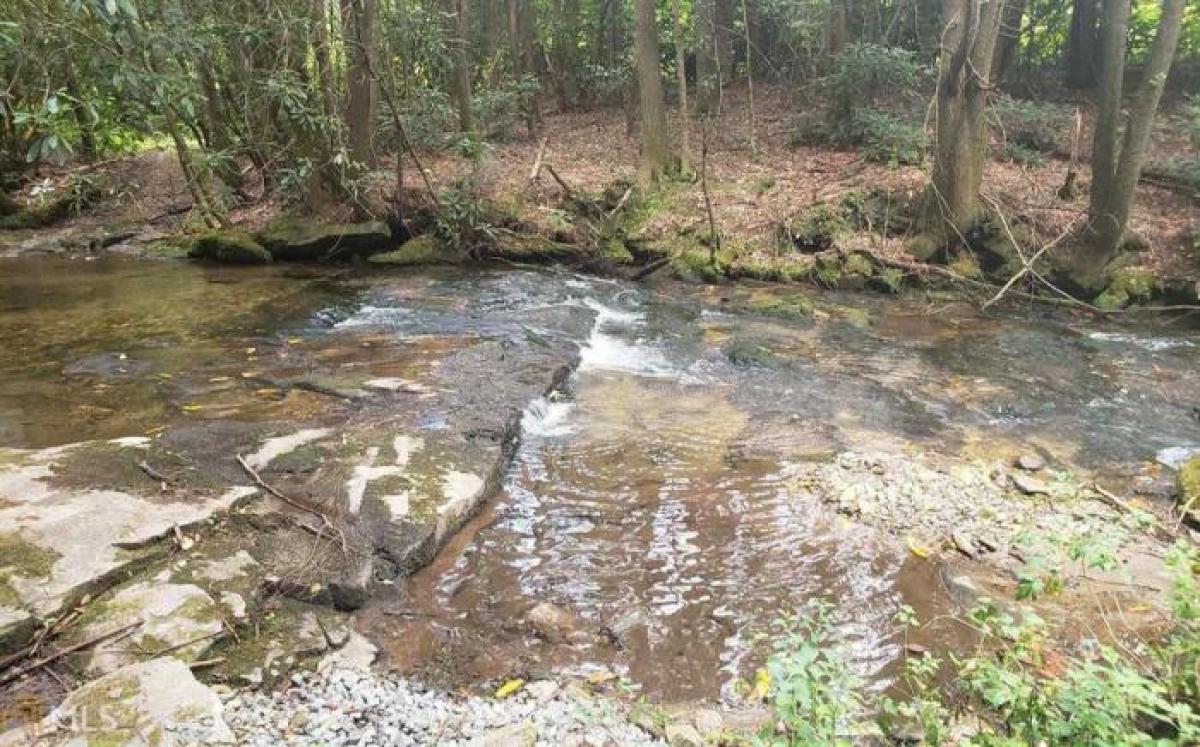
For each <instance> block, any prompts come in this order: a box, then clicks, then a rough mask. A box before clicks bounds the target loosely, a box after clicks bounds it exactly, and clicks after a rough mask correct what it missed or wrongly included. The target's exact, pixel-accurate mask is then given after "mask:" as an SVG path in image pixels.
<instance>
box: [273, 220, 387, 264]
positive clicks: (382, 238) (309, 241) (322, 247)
mask: <svg viewBox="0 0 1200 747" xmlns="http://www.w3.org/2000/svg"><path fill="white" fill-rule="evenodd" d="M258 240H259V243H261V244H262V245H263V246H264V247H266V248H267V251H269V252H270V253H271V256H272V257H274V258H275V259H277V260H283V261H286V262H328V261H334V260H339V259H347V258H350V257H355V256H364V255H369V254H377V253H380V252H386V251H389V250H390V249H393V248H394V247H395V242H394V241H393V239H392V231H391V229H390V228H388V225H387V224H386V223H383V222H382V221H366V222H364V223H334V224H322V223H316V222H314V221H311V220H307V219H304V218H297V217H289V218H281V219H279V220H277V221H275V222H274V223H272V224H271V225H270V226H269V227H268V228H267V230H265V231H263V232H262V233H261V234H259V236H258Z"/></svg>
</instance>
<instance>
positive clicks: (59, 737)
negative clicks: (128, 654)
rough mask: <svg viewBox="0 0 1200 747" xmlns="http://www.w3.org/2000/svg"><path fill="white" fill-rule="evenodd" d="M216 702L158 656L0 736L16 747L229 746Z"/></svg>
mask: <svg viewBox="0 0 1200 747" xmlns="http://www.w3.org/2000/svg"><path fill="white" fill-rule="evenodd" d="M223 710H224V709H223V707H222V705H221V699H220V698H219V697H217V695H216V693H214V692H213V691H212V690H210V689H208V688H207V687H205V686H204V685H202V684H200V683H199V682H198V681H197V680H196V678H195V677H194V676H193V675H192V672H191V670H190V669H188V666H187V665H186V664H184V663H183V662H181V661H179V660H178V659H173V658H169V657H164V658H161V659H152V660H151V661H146V662H142V663H139V664H131V665H129V666H126V667H123V668H121V669H118V670H117V671H115V672H113V673H111V674H108V675H105V676H104V677H101V678H100V679H97V680H93V681H92V682H89V683H88V684H86V685H84V686H83V687H81V688H79V689H78V690H75V691H74V692H72V693H71V694H70V695H68V696H67V698H66V700H64V701H63V702H62V703H61V704H60V705H59V706H58V708H55V709H54V711H53V712H52V713H51V714H50V715H49V716H47V717H46V718H45V719H44V720H43V721H42V722H41V723H40V724H29V725H25V726H22V727H18V728H16V729H14V730H12V731H10V732H7V733H6V734H4V735H3V736H0V747H16V746H17V745H27V744H33V743H36V744H40V745H41V744H44V745H110V744H153V745H163V746H164V747H165V746H167V745H176V744H181V745H182V744H233V743H234V741H235V740H234V736H233V733H232V732H231V731H230V730H229V727H228V726H227V725H226V723H225V720H224V713H223Z"/></svg>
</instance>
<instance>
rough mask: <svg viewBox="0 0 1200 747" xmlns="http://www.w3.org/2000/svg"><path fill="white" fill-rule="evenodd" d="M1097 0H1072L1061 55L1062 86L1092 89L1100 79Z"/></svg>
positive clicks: (1098, 10)
mask: <svg viewBox="0 0 1200 747" xmlns="http://www.w3.org/2000/svg"><path fill="white" fill-rule="evenodd" d="M1100 51H1101V46H1100V0H1073V2H1072V3H1071V26H1070V28H1069V30H1068V31H1067V45H1066V47H1065V48H1064V52H1063V67H1064V71H1063V72H1064V76H1063V82H1064V83H1066V84H1067V86H1068V87H1070V88H1091V87H1092V86H1094V85H1096V82H1097V80H1098V79H1099V75H1100V64H1101V62H1102V60H1101V56H1100Z"/></svg>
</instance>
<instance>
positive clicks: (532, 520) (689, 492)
mask: <svg viewBox="0 0 1200 747" xmlns="http://www.w3.org/2000/svg"><path fill="white" fill-rule="evenodd" d="M787 292H788V291H787V290H786V289H778V288H776V289H770V288H753V287H748V286H747V287H738V288H723V289H722V288H707V289H698V288H694V287H685V286H674V285H671V284H665V285H663V286H660V287H658V288H657V289H646V288H640V287H632V286H627V285H623V284H620V283H615V282H611V281H605V280H598V279H590V278H582V277H577V276H573V275H569V274H564V273H557V274H556V273H551V272H545V273H533V272H516V271H508V272H479V273H469V274H459V275H453V274H446V273H439V274H429V275H425V274H415V275H405V276H389V275H381V274H379V273H363V272H354V271H345V270H343V271H336V272H335V271H329V270H319V269H298V268H280V267H275V268H200V267H195V266H191V265H183V264H176V263H165V262H144V261H133V260H117V259H102V260H97V261H93V262H82V261H67V260H61V259H51V258H45V259H24V260H10V261H0V339H3V340H4V343H3V345H2V346H0V446H19V447H40V446H48V445H54V444H59V443H65V442H69V441H78V440H83V439H87V438H100V437H105V438H107V437H117V436H126V435H138V434H144V433H154V432H157V431H158V430H160V429H162V428H163V427H165V426H168V425H170V424H173V423H177V422H181V421H189V420H201V421H204V422H211V423H214V424H216V423H219V422H221V420H223V419H230V418H237V419H242V420H247V419H249V420H267V421H272V422H279V423H285V424H286V423H290V422H294V421H298V420H301V419H305V420H312V419H316V420H319V419H320V415H321V413H323V412H327V411H329V410H330V409H331V408H337V407H343V406H345V405H344V403H342V402H341V401H340V400H337V399H330V398H328V397H324V398H323V397H321V396H318V395H313V394H312V393H311V392H309V391H307V390H305V391H295V390H287V389H286V387H281V386H280V385H279V384H278V381H279V380H281V379H287V378H288V377H293V378H294V377H297V376H302V375H306V376H310V377H311V376H313V375H314V373H319V374H320V377H321V378H320V379H319V381H320V382H323V386H325V388H327V389H328V388H336V387H337V386H339V385H340V384H339V380H338V376H339V375H341V374H343V373H345V372H346V371H350V370H354V371H357V372H360V373H361V372H362V371H370V372H373V375H376V376H391V375H405V373H406V372H407V371H410V370H412V369H413V368H414V367H421V366H434V365H437V364H438V361H439V360H441V359H442V358H445V357H446V356H447V355H448V354H449V353H450V352H452V351H453V349H454V346H455V345H456V344H457V343H456V342H455V341H456V340H459V339H461V337H462V336H463V335H468V336H472V337H479V338H488V339H497V340H501V341H504V342H506V343H512V345H511V348H512V350H513V351H514V354H520V353H519V351H520V350H521V349H523V348H522V347H521V346H522V345H530V344H538V342H537V341H539V340H541V341H544V340H546V339H550V338H551V337H553V338H554V339H562V338H563V337H564V336H565V337H566V338H568V339H570V340H572V341H574V343H575V344H577V345H578V346H579V348H580V353H581V354H580V366H579V368H578V370H577V372H576V373H575V374H574V375H573V376H572V377H571V379H570V381H569V382H568V384H567V385H566V386H565V387H564V388H563V391H561V392H559V393H557V394H556V395H555V396H553V397H551V398H550V399H548V400H540V401H537V402H532V403H530V406H529V408H528V411H527V413H526V416H525V419H524V423H523V426H524V427H523V441H522V444H521V446H520V448H519V451H518V454H517V457H516V460H515V463H514V465H513V467H512V469H511V470H510V471H509V473H508V476H507V478H506V480H505V482H504V485H503V490H502V492H501V494H500V495H499V496H498V497H497V498H496V500H495V501H493V502H492V503H491V504H490V505H489V506H488V507H487V508H486V509H485V511H484V512H483V513H482V514H481V515H480V516H479V517H478V518H476V519H475V520H474V521H473V522H472V523H471V524H470V525H469V526H468V528H467V529H466V530H465V531H464V532H462V533H461V534H460V535H459V536H458V537H456V538H455V539H454V541H453V542H452V543H451V545H450V546H448V547H447V548H446V549H445V550H444V551H443V552H442V553H441V554H440V555H439V556H438V557H437V559H436V560H435V561H434V563H433V564H432V565H431V566H430V567H428V568H427V569H425V570H423V571H422V572H420V573H418V574H417V575H416V576H415V577H413V578H411V579H409V580H407V581H405V582H403V583H400V584H397V585H396V587H395V588H394V589H393V590H392V591H389V592H385V593H383V594H382V595H381V596H380V598H379V599H378V601H377V602H376V603H374V604H373V605H372V606H371V608H370V609H368V610H367V611H366V613H365V614H364V616H363V626H364V628H365V629H366V630H367V631H368V632H369V633H371V634H372V635H374V636H375V637H376V638H377V639H379V640H381V641H382V642H383V643H384V644H385V645H384V648H385V651H386V652H387V653H388V654H389V655H390V661H391V663H392V664H393V665H394V666H397V667H399V668H402V669H408V670H414V671H418V672H422V673H424V674H426V675H428V676H430V677H432V678H434V679H438V680H442V681H445V682H448V683H451V684H456V685H461V684H470V683H473V682H476V681H480V680H485V679H489V678H493V677H501V676H509V675H512V674H522V673H523V674H537V673H538V672H539V671H542V670H546V669H554V668H570V669H579V670H582V671H591V670H600V669H605V670H613V671H615V672H618V673H620V674H622V675H624V676H627V677H628V678H629V679H630V680H631V681H632V682H633V683H635V685H636V686H637V687H639V688H641V689H642V690H643V691H644V692H646V693H648V694H651V695H655V696H658V697H662V698H667V699H682V698H693V697H714V696H717V695H720V694H721V693H727V692H729V690H730V689H731V688H732V687H733V683H734V682H735V680H736V679H737V678H738V677H745V676H749V675H750V674H752V673H753V670H754V668H755V667H756V666H758V664H759V663H760V662H761V659H762V656H763V653H764V646H763V644H762V643H761V641H759V640H758V636H759V635H760V634H763V633H766V632H769V631H770V630H771V625H772V623H773V621H775V620H776V619H777V618H779V617H780V616H781V615H784V614H787V613H790V612H794V611H796V610H798V609H800V608H802V607H803V606H804V605H805V604H806V603H808V602H810V601H811V600H814V599H819V598H826V599H829V600H830V601H831V602H832V603H833V605H834V619H835V623H836V626H835V639H836V640H837V641H838V642H839V643H840V644H841V645H842V646H843V647H844V649H845V651H846V653H847V654H848V656H849V657H850V658H851V660H852V661H853V662H854V663H855V667H856V669H857V670H858V671H859V673H860V674H863V675H865V676H867V677H869V678H871V679H872V681H873V682H874V683H875V684H876V686H880V687H882V686H884V685H886V683H887V676H888V674H889V672H890V671H891V667H892V666H893V665H894V662H895V660H896V658H897V656H898V654H899V651H900V648H901V640H900V638H899V636H898V635H897V633H896V630H895V628H894V626H893V625H892V623H891V619H892V616H893V615H894V614H895V612H896V610H897V609H898V607H899V606H900V605H901V604H910V605H913V606H914V607H916V608H917V609H918V611H920V612H921V613H923V616H924V617H926V618H928V617H931V616H934V615H937V614H939V613H941V612H944V611H947V610H949V609H951V602H950V600H949V598H948V597H947V595H946V593H945V591H944V590H943V589H942V585H941V583H940V581H939V580H938V572H937V568H936V567H935V566H934V565H933V564H931V563H928V562H925V561H922V560H920V559H918V558H915V557H914V556H913V555H912V554H911V553H909V552H908V550H907V549H906V548H905V547H904V546H903V544H902V543H901V542H899V541H897V540H896V539H893V538H888V537H885V536H882V535H881V534H880V533H879V532H877V531H875V530H872V529H868V528H865V527H863V526H861V525H858V524H852V523H850V522H848V521H846V520H844V519H842V518H839V517H836V516H833V515H831V514H830V513H829V512H828V511H827V510H826V509H825V508H824V507H822V506H820V505H815V504H813V503H809V502H805V501H802V500H798V499H796V497H795V496H796V491H795V490H793V489H792V480H793V479H794V473H795V470H796V465H799V464H803V463H805V462H810V461H812V460H828V459H831V458H833V457H834V455H836V454H837V453H839V452H842V451H845V450H866V451H869V450H878V451H886V452H892V453H902V454H913V455H915V454H919V453H920V452H923V451H929V452H935V453H938V454H943V455H950V456H954V457H956V458H961V459H962V460H964V461H986V460H996V459H1006V458H1011V457H1013V456H1015V455H1017V454H1019V453H1022V452H1026V451H1029V450H1040V451H1042V452H1043V453H1045V454H1048V455H1049V456H1051V457H1052V458H1054V459H1055V460H1056V461H1058V462H1059V463H1061V464H1063V465H1066V466H1067V467H1069V468H1072V469H1079V470H1086V471H1090V472H1093V473H1096V474H1099V475H1103V476H1105V477H1106V479H1114V480H1119V479H1129V478H1130V477H1131V476H1134V475H1137V474H1141V473H1143V472H1147V471H1148V470H1151V468H1150V467H1149V466H1148V463H1149V462H1150V461H1151V460H1153V457H1154V454H1155V453H1156V452H1157V451H1159V450H1160V449H1164V448H1168V447H1175V446H1181V445H1189V444H1200V410H1198V409H1197V408H1198V407H1200V365H1197V364H1200V335H1197V333H1196V332H1195V331H1194V330H1188V329H1186V328H1179V326H1178V325H1162V324H1159V325H1158V326H1155V327H1143V328H1116V327H1111V326H1109V327H1098V326H1095V325H1093V324H1091V323H1090V322H1087V321H1086V320H1083V319H1080V318H1075V317H1068V316H1055V317H1040V316H1036V315H1033V314H1027V315H1008V316H1001V315H996V316H983V315H980V314H978V313H976V312H974V311H972V310H970V309H967V308H964V307H957V306H951V307H944V308H940V309H934V308H931V307H928V306H926V305H924V304H923V303H921V302H920V301H919V300H912V299H910V300H902V299H883V298H879V297H851V298H839V297H836V296H822V297H821V298H820V299H819V303H818V311H817V314H816V318H815V320H814V321H811V322H803V321H797V320H788V319H778V318H773V317H769V316H764V315H761V314H755V313H752V312H751V311H748V310H747V309H748V308H749V307H751V306H753V301H754V300H755V299H756V298H761V297H762V296H764V295H770V294H772V293H774V294H779V293H787ZM560 312H561V314H560V316H557V317H556V316H555V314H559V313H560ZM576 317H578V318H579V319H581V320H583V323H581V324H574V323H573V322H572V323H567V322H569V321H570V320H573V319H575V318H576ZM550 318H554V319H559V320H560V321H561V320H566V321H562V323H557V322H556V323H554V324H550V323H546V324H543V323H541V321H539V320H545V319H550ZM739 351H741V352H739ZM747 351H748V352H747ZM360 378H361V376H360ZM429 425H430V427H436V424H429ZM541 601H549V602H552V603H554V604H555V605H557V606H559V607H560V608H562V609H563V610H565V611H566V612H567V613H569V614H570V615H571V616H573V617H574V619H575V627H576V629H577V630H578V631H579V632H578V635H576V636H575V639H574V640H571V641H546V640H542V639H541V638H538V637H536V636H531V635H530V634H529V626H528V624H527V623H525V622H523V620H522V618H523V616H524V614H525V612H526V611H527V610H528V609H529V608H530V607H531V606H532V605H533V604H534V603H536V602H541ZM958 635H959V632H958V631H956V630H955V629H953V627H952V626H951V627H935V628H933V629H931V630H929V631H927V632H926V633H925V640H924V641H923V642H925V643H927V644H929V645H943V646H944V645H950V646H953V645H954V644H955V642H956V640H957V636H958Z"/></svg>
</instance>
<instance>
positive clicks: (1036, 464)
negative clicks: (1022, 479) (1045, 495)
mask: <svg viewBox="0 0 1200 747" xmlns="http://www.w3.org/2000/svg"><path fill="white" fill-rule="evenodd" d="M1017 466H1018V467H1020V468H1021V469H1023V470H1025V471H1026V472H1037V471H1038V470H1041V469H1043V468H1044V467H1045V466H1046V460H1045V459H1042V457H1041V456H1040V455H1038V454H1033V453H1029V454H1022V455H1021V456H1020V457H1019V458H1018V459H1017Z"/></svg>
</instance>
